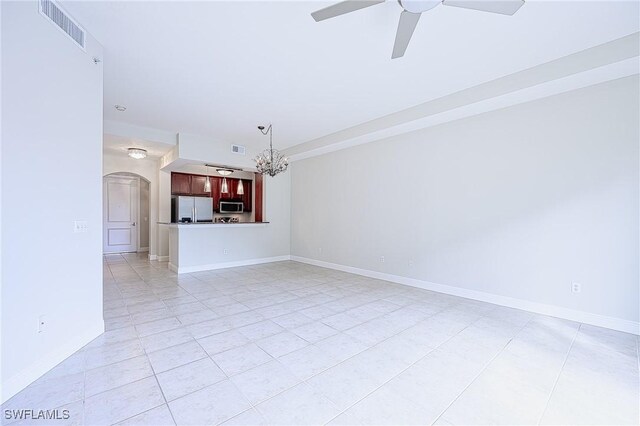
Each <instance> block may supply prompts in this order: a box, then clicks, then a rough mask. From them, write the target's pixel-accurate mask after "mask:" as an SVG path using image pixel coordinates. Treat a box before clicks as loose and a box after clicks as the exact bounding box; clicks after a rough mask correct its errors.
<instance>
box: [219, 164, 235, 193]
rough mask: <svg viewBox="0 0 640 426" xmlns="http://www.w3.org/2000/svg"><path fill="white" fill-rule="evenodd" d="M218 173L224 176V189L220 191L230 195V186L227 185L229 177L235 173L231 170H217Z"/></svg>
mask: <svg viewBox="0 0 640 426" xmlns="http://www.w3.org/2000/svg"><path fill="white" fill-rule="evenodd" d="M216 172H218V174H220V175H222V176H223V178H222V188H221V189H220V192H222V193H223V194H228V193H229V184H228V183H227V176H229V175H230V174H231V173H233V170H231V169H216Z"/></svg>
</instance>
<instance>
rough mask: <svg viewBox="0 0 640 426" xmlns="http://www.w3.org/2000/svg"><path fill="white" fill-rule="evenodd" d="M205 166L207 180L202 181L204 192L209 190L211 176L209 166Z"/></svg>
mask: <svg viewBox="0 0 640 426" xmlns="http://www.w3.org/2000/svg"><path fill="white" fill-rule="evenodd" d="M206 167H207V180H205V181H204V192H211V178H210V177H209V166H206Z"/></svg>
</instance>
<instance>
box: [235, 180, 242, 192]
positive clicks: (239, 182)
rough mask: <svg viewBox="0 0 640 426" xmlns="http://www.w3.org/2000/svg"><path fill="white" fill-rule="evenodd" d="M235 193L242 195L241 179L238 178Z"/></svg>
mask: <svg viewBox="0 0 640 426" xmlns="http://www.w3.org/2000/svg"><path fill="white" fill-rule="evenodd" d="M236 194H238V195H244V185H243V184H242V179H238V189H237V190H236Z"/></svg>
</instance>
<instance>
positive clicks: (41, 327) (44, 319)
mask: <svg viewBox="0 0 640 426" xmlns="http://www.w3.org/2000/svg"><path fill="white" fill-rule="evenodd" d="M45 325H47V317H46V316H45V315H40V316H39V317H38V333H42V332H43V331H44V330H45Z"/></svg>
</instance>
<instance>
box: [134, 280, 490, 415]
mask: <svg viewBox="0 0 640 426" xmlns="http://www.w3.org/2000/svg"><path fill="white" fill-rule="evenodd" d="M138 276H140V275H139V274H138ZM140 278H141V279H142V281H143V282H145V281H144V278H143V277H142V276H140ZM195 278H196V279H198V278H197V277H195ZM198 280H199V279H198ZM199 281H201V280H199ZM201 282H204V281H201ZM145 284H146V282H145ZM177 285H178V286H179V284H177ZM320 285H321V284H317V285H312V286H308V287H304V288H313V287H317V286H320ZM181 288H182V287H181ZM183 290H185V291H186V292H187V293H188V294H190V295H192V294H191V293H189V292H188V291H187V290H186V289H184V288H183ZM281 293H290V292H289V291H288V290H284V291H282V292H281ZM320 293H322V294H327V293H325V292H322V291H321V292H320ZM361 293H362V292H355V294H353V295H354V296H355V295H357V294H361ZM276 294H279V293H276ZM230 297H231V298H232V299H234V300H236V302H237V303H241V302H240V301H237V299H235V298H233V296H230ZM297 297H299V296H297ZM332 297H339V298H344V297H349V295H348V296H342V297H340V296H332ZM385 297H387V296H383V297H379V298H376V299H374V300H370V301H368V302H363V303H359V304H357V305H355V306H352V307H351V308H349V309H345V310H341V311H338V312H335V313H334V314H339V313H344V312H346V311H348V310H350V309H355V308H358V307H361V306H364V305H367V304H369V303H373V302H376V301H381V300H384V301H387V300H386V299H385ZM410 299H412V298H410ZM198 300H199V299H198ZM291 300H293V299H291ZM286 302H287V301H284V302H280V303H276V305H279V304H282V303H286ZM387 302H389V301H387ZM417 302H418V300H416V299H412V303H411V304H414V303H417ZM325 303H329V302H324V303H319V304H314V305H312V306H311V307H309V308H312V307H318V306H322V305H324V304H325ZM389 303H392V304H394V305H396V304H395V303H393V302H389ZM267 306H271V305H267ZM396 306H397V308H396V309H394V310H392V311H389V312H379V311H378V313H379V314H380V315H378V316H376V317H373V318H371V319H368V320H366V321H364V322H361V323H359V324H357V325H354V326H353V327H350V328H349V329H351V328H355V327H358V326H361V325H364V324H367V323H370V322H372V321H374V320H376V319H379V318H381V317H383V316H385V315H387V314H390V313H391V312H395V311H398V310H400V309H403V308H407V307H408V305H396ZM447 307H448V306H447ZM447 307H444V308H442V309H440V310H439V311H437V312H434V313H432V314H430V315H428V316H427V317H425V318H423V319H422V320H420V321H418V322H417V323H416V324H418V323H420V322H422V321H425V320H426V319H428V318H430V317H433V316H435V315H436V314H437V313H439V312H442V311H443V310H446V309H447ZM169 309H170V308H169ZM257 309H259V308H257ZM257 309H250V310H249V311H247V312H252V311H255V312H257ZM304 309H307V308H302V309H301V310H304ZM412 310H413V309H412ZM295 312H299V310H298V311H295ZM417 312H421V313H423V312H422V311H417ZM484 317H486V314H484V315H480V316H479V317H478V318H476V320H474V321H473V322H472V323H470V324H468V325H467V326H465V327H464V328H463V329H461V330H460V331H458V332H457V333H456V334H454V335H452V336H451V337H449V338H448V339H447V340H445V341H444V342H442V343H441V344H440V345H438V346H437V347H435V348H432V349H431V351H429V353H428V354H430V353H431V352H433V351H434V350H435V349H437V348H438V347H439V346H442V345H443V344H444V343H446V342H448V341H449V340H451V339H452V338H453V337H455V336H456V335H458V334H459V333H461V332H462V331H463V330H465V329H466V328H468V327H469V326H471V325H472V324H474V323H475V322H477V321H479V320H480V319H481V318H484ZM265 320H269V321H270V320H272V317H269V318H265V319H263V320H260V321H265ZM312 320H314V319H313V318H312ZM178 321H179V320H178ZM260 321H257V322H260ZM314 321H318V322H322V319H315V320H314ZM202 322H206V320H205V321H202ZM257 322H256V323H257ZM252 324H255V323H252ZM323 324H324V323H323ZM416 324H413V325H414V326H415V325H416ZM249 325H250V324H249ZM325 325H326V324H325ZM329 327H330V326H329ZM331 328H333V327H331ZM349 329H346V330H349ZM334 330H335V329H334ZM346 330H336V331H337V332H338V333H337V334H339V333H344V331H346ZM405 330H406V329H405ZM405 330H401V331H398V332H397V333H394V334H393V335H391V336H389V337H387V338H385V339H383V340H381V341H380V342H377V343H376V344H375V345H373V346H370V347H368V348H365V349H363V350H361V351H359V352H357V353H355V354H353V355H351V356H350V357H348V358H346V359H344V360H342V361H340V362H339V363H338V364H335V365H332V366H331V367H329V368H327V369H324V370H322V371H320V372H318V373H316V374H314V375H313V376H311V377H308V378H307V379H304V380H302V381H300V382H298V383H296V385H294V386H291V387H289V388H287V389H285V390H283V391H281V392H278V393H277V394H275V395H272V396H270V397H269V398H266V399H265V400H263V401H260V404H261V403H263V402H265V401H267V400H269V399H272V398H274V397H276V396H278V395H280V394H281V393H284V392H286V391H287V390H289V389H291V388H293V387H295V386H298V385H299V384H301V383H305V384H306V385H308V386H310V387H312V388H313V386H312V385H311V384H309V383H308V382H307V381H308V380H309V379H311V378H313V377H315V376H317V375H319V374H321V373H323V372H325V371H327V370H329V369H330V368H334V367H336V366H338V365H340V364H343V363H345V362H347V361H348V360H350V359H352V358H353V357H355V356H357V355H359V354H361V353H363V352H365V351H366V350H368V349H371V348H373V347H375V346H377V345H379V344H380V343H382V342H384V341H386V340H388V339H391V338H392V337H395V336H397V335H398V334H400V333H402V332H403V331H405ZM169 331H170V330H169ZM227 331H230V330H227ZM285 331H286V332H291V330H290V329H286V328H285ZM223 332H225V331H223ZM223 332H220V333H223ZM159 333H162V332H159ZM159 333H154V334H159ZM220 333H213V334H212V335H215V334H220ZM212 335H211V336H212ZM346 335H347V336H350V335H349V334H346ZM205 337H208V336H203V337H202V338H205ZM267 337H268V336H267ZM329 337H331V336H329ZM329 337H328V338H329ZM350 337H351V338H353V336H350ZM194 340H196V342H197V343H198V344H199V345H200V342H198V339H195V338H194ZM322 340H324V339H322ZM356 340H357V339H356ZM249 343H254V342H253V341H252V342H249ZM249 343H247V344H249ZM316 343H317V342H316ZM181 344H182V343H181ZM309 344H310V345H313V343H311V342H309ZM178 345H180V344H177V345H174V346H178ZM200 346H201V345H200ZM241 346H243V345H241ZM308 346H309V345H308ZM171 347H173V346H171ZM201 347H202V346H201ZM203 350H204V348H203ZM223 352H224V351H223ZM292 352H295V351H292ZM145 353H146V350H145ZM205 353H207V356H208V357H209V358H210V359H211V360H212V361H213V362H214V363H215V361H214V360H213V359H212V358H211V355H209V353H208V352H207V351H206V350H205ZM428 354H425V355H424V356H423V357H421V358H420V359H419V360H421V359H423V358H424V357H426V356H428ZM272 360H275V361H278V362H279V363H280V364H281V362H280V361H279V358H275V357H272ZM419 360H417V361H416V362H418V361H419ZM193 362H195V361H193ZM187 364H190V363H187ZM264 364H265V363H263V364H260V365H258V366H255V367H252V368H250V369H249V370H246V371H250V370H252V369H255V368H258V367H260V366H262V365H264ZM413 364H415V362H414V363H412V364H411V365H409V366H408V367H406V368H405V369H403V370H402V371H400V372H399V373H397V374H396V375H394V376H393V377H392V378H390V379H389V380H387V381H385V382H384V383H383V384H382V385H380V386H379V387H377V388H376V389H374V390H373V391H372V392H370V393H373V392H375V391H376V390H377V389H379V388H380V387H382V386H383V385H384V384H386V383H387V382H388V381H390V380H392V379H393V378H395V377H396V376H397V375H399V374H401V373H402V372H404V371H405V370H406V369H407V368H409V367H410V366H412V365H413ZM185 365H186V364H185ZM216 365H217V363H216ZM281 365H282V364H281ZM218 367H219V366H218ZM175 368H178V367H175ZM285 368H286V367H285ZM223 373H224V374H225V376H227V378H228V379H229V378H230V377H232V376H228V375H227V374H226V373H225V372H224V371H223ZM238 374H241V373H238ZM217 383H219V382H217ZM232 384H233V383H232ZM213 385H215V383H214V384H211V385H208V386H205V387H204V388H201V389H198V390H196V391H193V392H189V393H187V394H185V395H183V396H181V397H180V398H182V397H185V396H187V395H190V394H193V393H195V392H198V391H199V390H202V389H206V388H208V387H210V386H213ZM233 385H234V387H235V384H233ZM240 393H242V392H241V391H240ZM370 393H369V394H370ZM369 394H367V395H365V397H366V396H368V395H369ZM243 395H244V394H243ZM163 396H164V395H163ZM365 397H363V398H362V399H364V398H365ZM180 398H176V399H180ZM245 398H246V396H245ZM325 398H326V397H325ZM165 400H166V398H165ZM247 400H248V398H247ZM327 400H328V401H329V402H330V403H331V404H332V405H333V406H335V407H336V408H337V409H338V410H340V409H339V407H337V406H336V405H335V403H334V402H333V401H331V400H330V399H329V398H327ZM359 401H360V400H358V401H356V403H358V402H359ZM248 402H249V404H250V405H251V407H252V408H254V409H256V410H257V412H258V413H260V414H261V415H262V417H264V415H263V414H262V412H261V411H260V410H259V408H258V407H256V406H254V405H253V403H252V402H251V401H249V400H248ZM356 403H354V404H352V405H351V406H353V405H355V404H356ZM351 406H349V407H347V409H349V408H351ZM248 410H249V409H247V410H245V411H248ZM245 411H243V412H242V413H244V412H245ZM345 411H346V410H345ZM242 413H238V414H237V415H240V414H242ZM237 415H236V416H237ZM234 417H235V416H234ZM227 420H228V419H227ZM227 420H225V421H227Z"/></svg>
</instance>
